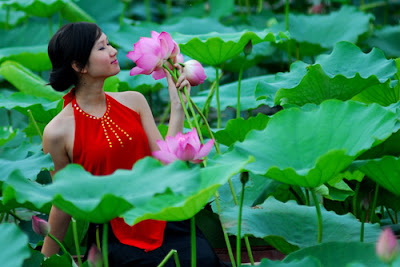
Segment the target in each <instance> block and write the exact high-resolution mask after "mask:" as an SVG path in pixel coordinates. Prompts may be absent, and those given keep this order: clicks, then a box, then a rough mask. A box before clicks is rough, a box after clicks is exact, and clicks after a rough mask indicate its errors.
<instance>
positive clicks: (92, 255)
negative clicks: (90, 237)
mask: <svg viewBox="0 0 400 267" xmlns="http://www.w3.org/2000/svg"><path fill="white" fill-rule="evenodd" d="M88 263H89V266H90V267H102V266H103V255H102V254H101V252H100V250H99V249H98V247H97V246H96V245H95V244H93V245H92V246H91V247H90V250H89V253H88Z"/></svg>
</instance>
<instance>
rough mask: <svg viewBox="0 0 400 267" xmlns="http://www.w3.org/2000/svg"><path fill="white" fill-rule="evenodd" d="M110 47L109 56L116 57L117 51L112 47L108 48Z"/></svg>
mask: <svg viewBox="0 0 400 267" xmlns="http://www.w3.org/2000/svg"><path fill="white" fill-rule="evenodd" d="M110 47H111V51H110V54H111V56H116V55H117V54H118V50H117V49H115V48H114V47H113V46H110Z"/></svg>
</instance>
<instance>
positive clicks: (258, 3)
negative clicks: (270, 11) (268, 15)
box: [257, 0, 263, 13]
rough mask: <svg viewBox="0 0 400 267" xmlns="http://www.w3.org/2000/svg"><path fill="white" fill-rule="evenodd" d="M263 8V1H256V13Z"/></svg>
mask: <svg viewBox="0 0 400 267" xmlns="http://www.w3.org/2000/svg"><path fill="white" fill-rule="evenodd" d="M262 8H263V0H258V2H257V13H260V12H261V11H262Z"/></svg>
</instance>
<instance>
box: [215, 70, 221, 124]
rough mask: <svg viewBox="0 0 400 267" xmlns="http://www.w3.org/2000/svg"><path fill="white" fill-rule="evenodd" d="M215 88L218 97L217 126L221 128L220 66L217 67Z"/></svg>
mask: <svg viewBox="0 0 400 267" xmlns="http://www.w3.org/2000/svg"><path fill="white" fill-rule="evenodd" d="M215 79H216V80H215V81H216V83H215V88H216V98H217V128H218V129H219V128H221V104H220V101H219V75H218V67H216V68H215Z"/></svg>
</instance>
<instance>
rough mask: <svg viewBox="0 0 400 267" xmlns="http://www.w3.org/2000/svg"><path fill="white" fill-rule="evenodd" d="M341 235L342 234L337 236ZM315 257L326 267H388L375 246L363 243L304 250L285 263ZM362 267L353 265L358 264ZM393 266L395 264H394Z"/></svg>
mask: <svg viewBox="0 0 400 267" xmlns="http://www.w3.org/2000/svg"><path fill="white" fill-rule="evenodd" d="M337 235H338V236H340V235H341V232H340V233H338V234H337ZM305 257H315V258H317V259H318V260H320V262H321V264H322V266H324V267H337V266H354V267H356V266H365V267H366V266H368V267H384V266H387V265H386V264H384V263H383V262H382V261H380V260H379V258H378V257H377V256H376V254H375V245H374V244H369V243H361V242H330V243H322V244H319V245H316V246H312V247H308V248H304V249H301V250H298V251H296V252H293V253H291V254H289V255H288V256H287V257H286V258H285V260H284V261H293V260H300V259H303V258H305ZM357 263H359V264H360V265H351V264H357ZM393 266H397V265H395V263H393Z"/></svg>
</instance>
